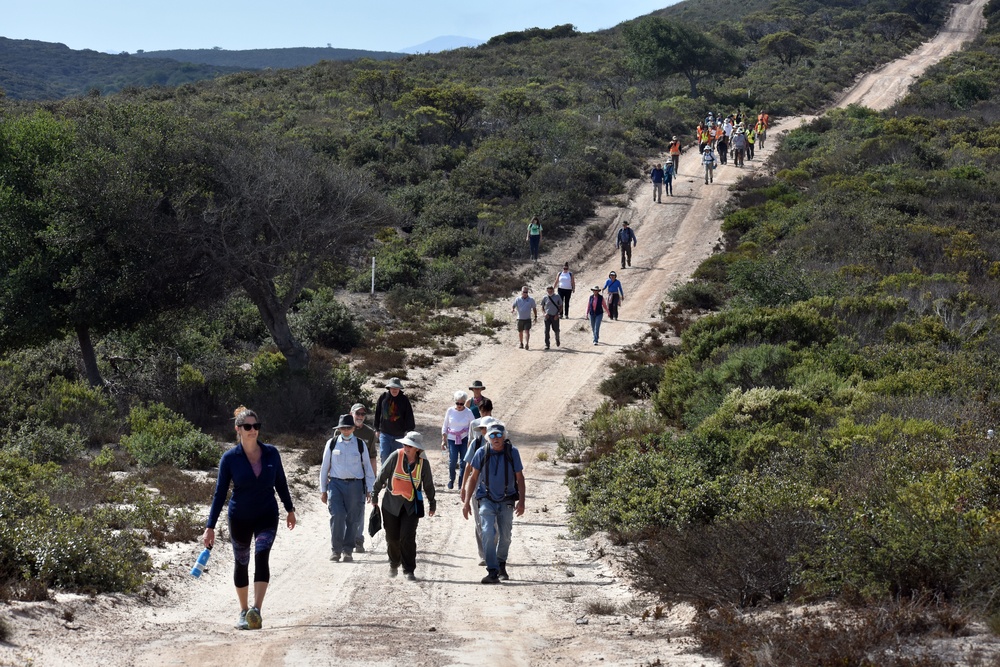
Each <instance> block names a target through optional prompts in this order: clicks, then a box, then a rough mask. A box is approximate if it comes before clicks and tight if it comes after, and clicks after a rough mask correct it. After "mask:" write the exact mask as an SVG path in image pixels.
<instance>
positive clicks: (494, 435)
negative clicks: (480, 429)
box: [489, 433, 503, 438]
mask: <svg viewBox="0 0 1000 667" xmlns="http://www.w3.org/2000/svg"><path fill="white" fill-rule="evenodd" d="M489 437H491V438H502V437H503V433H490V436H489Z"/></svg>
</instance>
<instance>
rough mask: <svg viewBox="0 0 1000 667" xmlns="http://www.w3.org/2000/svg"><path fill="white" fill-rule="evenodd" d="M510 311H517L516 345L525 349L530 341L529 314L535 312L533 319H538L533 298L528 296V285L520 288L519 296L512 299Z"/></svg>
mask: <svg viewBox="0 0 1000 667" xmlns="http://www.w3.org/2000/svg"><path fill="white" fill-rule="evenodd" d="M510 312H512V313H517V340H518V343H519V344H518V347H520V348H522V349H525V350H527V349H528V344H529V343H530V342H531V314H532V313H534V314H535V321H536V322H537V321H538V308H536V307H535V300H534V299H532V298H531V297H530V296H528V286H527V285H525V286H524V287H522V288H521V296H519V297H517V298H516V299H514V305H512V306H511V307H510Z"/></svg>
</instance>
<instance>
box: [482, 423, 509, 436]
mask: <svg viewBox="0 0 1000 667" xmlns="http://www.w3.org/2000/svg"><path fill="white" fill-rule="evenodd" d="M506 431H507V427H506V426H504V425H503V422H493V423H492V424H490V427H489V428H488V429H486V435H487V436H490V435H493V434H494V433H499V434H500V435H503V434H504V433H505V432H506Z"/></svg>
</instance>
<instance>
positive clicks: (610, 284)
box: [604, 278, 625, 295]
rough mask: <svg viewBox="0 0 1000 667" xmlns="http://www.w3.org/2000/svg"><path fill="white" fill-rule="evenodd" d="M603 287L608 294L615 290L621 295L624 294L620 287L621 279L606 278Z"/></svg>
mask: <svg viewBox="0 0 1000 667" xmlns="http://www.w3.org/2000/svg"><path fill="white" fill-rule="evenodd" d="M604 289H606V290H608V294H609V295H610V294H614V293H615V292H617V293H618V294H622V295H624V294H625V290H624V289H622V281H620V280H618V279H617V278H615V279H614V280H612V279H611V278H608V279H607V280H606V281H605V283H604Z"/></svg>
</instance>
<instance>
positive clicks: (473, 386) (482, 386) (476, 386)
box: [469, 380, 486, 389]
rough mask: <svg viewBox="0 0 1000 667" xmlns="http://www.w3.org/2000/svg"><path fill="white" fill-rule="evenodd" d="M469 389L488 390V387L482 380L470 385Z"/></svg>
mask: <svg viewBox="0 0 1000 667" xmlns="http://www.w3.org/2000/svg"><path fill="white" fill-rule="evenodd" d="M469 389H486V385H485V384H483V381H482V380H476V381H475V382H473V383H472V384H471V385H469Z"/></svg>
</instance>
